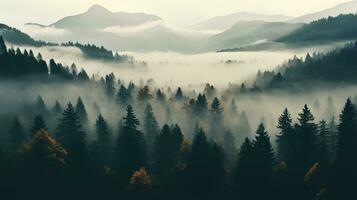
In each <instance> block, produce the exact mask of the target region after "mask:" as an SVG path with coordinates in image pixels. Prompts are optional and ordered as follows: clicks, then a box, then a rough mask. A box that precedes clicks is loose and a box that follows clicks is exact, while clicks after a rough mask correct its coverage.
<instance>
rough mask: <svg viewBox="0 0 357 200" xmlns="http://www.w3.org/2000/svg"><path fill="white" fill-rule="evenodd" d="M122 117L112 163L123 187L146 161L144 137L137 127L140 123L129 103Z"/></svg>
mask: <svg viewBox="0 0 357 200" xmlns="http://www.w3.org/2000/svg"><path fill="white" fill-rule="evenodd" d="M123 119H124V122H123V126H122V128H121V133H120V135H119V138H118V142H117V146H116V153H115V158H114V162H115V163H114V164H115V168H116V170H117V173H118V176H119V178H120V180H121V181H120V182H121V183H120V184H121V186H122V187H125V186H126V185H127V184H128V183H129V179H130V177H131V175H132V174H133V173H134V172H135V171H136V170H139V169H140V168H141V167H143V166H144V167H145V166H146V165H147V161H146V152H145V151H146V146H145V145H146V144H145V137H144V135H143V134H142V133H141V132H140V131H139V130H138V129H137V127H138V125H139V124H140V123H139V120H138V119H137V118H136V116H135V114H134V111H133V108H132V107H131V106H130V105H129V106H128V107H127V115H126V117H124V118H123Z"/></svg>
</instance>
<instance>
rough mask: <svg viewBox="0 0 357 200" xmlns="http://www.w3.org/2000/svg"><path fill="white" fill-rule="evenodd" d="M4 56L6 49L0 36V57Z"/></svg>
mask: <svg viewBox="0 0 357 200" xmlns="http://www.w3.org/2000/svg"><path fill="white" fill-rule="evenodd" d="M6 54H7V48H6V45H5V41H4V38H3V37H2V35H0V56H1V55H6Z"/></svg>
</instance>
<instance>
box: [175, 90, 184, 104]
mask: <svg viewBox="0 0 357 200" xmlns="http://www.w3.org/2000/svg"><path fill="white" fill-rule="evenodd" d="M175 99H176V100H178V101H180V100H182V99H183V94H182V90H181V87H178V88H177V91H176V94H175Z"/></svg>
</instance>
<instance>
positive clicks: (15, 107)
mask: <svg viewBox="0 0 357 200" xmlns="http://www.w3.org/2000/svg"><path fill="white" fill-rule="evenodd" d="M156 89H157V88H155V87H151V89H150V91H151V93H152V94H154V92H155V90H156ZM356 91H357V88H356V86H343V87H340V88H334V89H317V90H314V91H311V92H308V93H298V94H292V93H289V92H288V91H286V92H279V93H269V94H264V93H261V94H256V95H239V94H238V95H233V96H225V95H223V90H218V93H217V94H216V96H218V97H219V98H220V100H221V103H222V106H223V108H224V116H225V126H226V128H230V129H231V130H232V131H233V133H234V135H235V136H236V138H238V140H237V146H238V145H239V143H241V142H242V139H243V137H246V136H248V137H254V131H255V129H256V128H257V126H258V124H259V123H261V122H263V123H264V124H265V125H266V127H267V129H268V131H269V133H270V135H271V137H272V140H274V139H275V135H276V134H277V133H278V130H277V128H276V126H277V121H278V117H279V116H280V114H281V113H282V111H283V110H284V108H286V107H287V108H288V109H289V111H290V112H291V114H292V118H293V120H294V122H298V121H297V116H298V113H299V112H301V110H302V108H303V106H304V105H305V104H307V105H308V106H309V107H310V108H311V111H312V113H313V114H314V116H315V122H316V123H318V122H319V121H320V120H322V119H325V120H327V121H329V120H330V119H331V117H332V116H335V117H336V120H338V116H339V114H340V111H341V109H342V106H343V105H344V103H345V101H346V99H347V98H348V97H352V99H353V100H354V101H355V100H356V94H357V93H356ZM165 92H166V94H167V95H168V97H171V95H173V94H172V93H169V92H168V90H167V88H166V89H165ZM198 92H202V91H200V90H197V91H195V93H193V92H192V91H191V89H189V88H183V93H184V95H185V96H187V97H188V98H195V97H196V95H197V93H198ZM39 94H40V95H41V96H42V97H43V99H44V100H45V104H46V106H47V108H48V109H51V108H52V107H53V105H54V103H55V101H56V100H58V101H59V102H60V103H61V105H62V106H65V105H66V104H67V103H68V102H72V104H74V105H75V103H76V101H77V98H78V97H79V96H80V97H81V98H82V99H83V102H84V104H85V106H86V109H87V112H88V117H89V130H90V131H88V134H89V139H90V140H91V139H93V138H95V135H94V134H93V133H94V123H95V119H96V117H97V116H98V114H99V113H101V114H102V115H103V116H104V117H105V118H106V119H107V120H108V122H109V123H110V126H111V127H112V130H113V131H114V135H117V132H116V131H117V125H118V123H119V121H120V120H121V119H122V117H123V116H124V115H125V111H124V110H125V108H124V107H120V106H119V105H117V104H116V103H115V101H113V100H110V99H108V98H107V97H106V96H105V94H104V93H103V92H101V91H100V90H98V88H93V86H82V85H73V84H63V83H62V84H59V83H58V84H47V85H43V84H36V83H34V84H28V83H22V82H21V81H18V82H3V81H2V82H1V84H0V97H1V98H0V106H1V107H2V108H3V109H1V111H0V116H7V118H8V119H9V120H11V119H12V117H14V116H15V115H17V116H19V117H20V119H21V120H22V122H24V124H25V125H26V127H27V128H28V127H30V125H31V123H32V121H31V120H29V119H24V118H23V116H22V115H21V114H22V109H23V107H24V106H25V105H29V104H33V103H35V101H36V98H37V95H39ZM332 95H333V96H332ZM329 97H332V100H333V106H332V107H331V106H330V105H329V104H328V103H327V102H328V98H329ZM212 98H213V97H211V98H209V99H208V104H209V105H210V103H211V102H212ZM134 99H136V96H134ZM232 99H235V101H236V104H237V107H238V115H237V116H236V117H232V116H230V115H229V112H230V110H229V109H230V102H231V100H232ZM150 103H151V104H152V105H153V107H154V112H155V116H156V117H157V119H158V121H159V124H160V126H162V125H163V124H164V123H169V124H171V123H177V124H179V125H180V126H181V128H182V129H183V132H184V134H185V135H186V136H187V137H189V138H192V136H193V130H194V127H195V124H196V122H197V121H196V120H195V119H189V118H188V116H187V114H186V113H185V110H184V109H183V105H184V103H185V102H168V104H167V105H168V107H169V108H170V110H171V112H170V113H171V117H170V118H171V119H169V118H168V117H167V107H166V106H163V105H162V104H160V103H159V102H157V101H155V100H154V99H153V100H151V101H150ZM96 105H98V107H97V106H96ZM133 106H134V111H135V113H136V115H137V116H138V118H139V119H140V120H141V121H142V119H143V114H144V107H145V105H141V104H140V102H138V101H135V103H134V105H133ZM98 108H99V110H98ZM242 112H245V113H246V115H247V117H248V120H249V125H250V130H249V131H247V132H237V131H236V130H237V129H236V126H237V125H238V124H239V123H240V117H239V116H240V115H241V114H242ZM32 114H33V115H35V114H36V113H32ZM33 117H34V116H33ZM26 120H27V121H26ZM9 122H10V121H9ZM50 123H52V124H50ZM57 123H58V121H57V120H56V121H52V122H48V124H50V125H49V127H50V132H55V127H56V124H57ZM8 125H10V124H8ZM201 125H202V126H203V127H204V128H205V129H206V130H207V129H208V127H209V126H208V124H206V123H205V122H201ZM141 128H142V127H141Z"/></svg>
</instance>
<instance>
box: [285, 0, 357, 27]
mask: <svg viewBox="0 0 357 200" xmlns="http://www.w3.org/2000/svg"><path fill="white" fill-rule="evenodd" d="M350 13H353V14H354V13H357V1H356V0H353V1H349V2H346V3H341V4H338V5H337V6H334V7H332V8H329V9H325V10H322V11H320V12H315V13H310V14H306V15H303V16H300V17H297V18H295V19H293V20H290V21H289V22H291V23H310V22H312V21H315V20H318V19H321V18H326V17H336V16H338V15H340V14H350Z"/></svg>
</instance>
